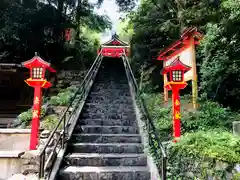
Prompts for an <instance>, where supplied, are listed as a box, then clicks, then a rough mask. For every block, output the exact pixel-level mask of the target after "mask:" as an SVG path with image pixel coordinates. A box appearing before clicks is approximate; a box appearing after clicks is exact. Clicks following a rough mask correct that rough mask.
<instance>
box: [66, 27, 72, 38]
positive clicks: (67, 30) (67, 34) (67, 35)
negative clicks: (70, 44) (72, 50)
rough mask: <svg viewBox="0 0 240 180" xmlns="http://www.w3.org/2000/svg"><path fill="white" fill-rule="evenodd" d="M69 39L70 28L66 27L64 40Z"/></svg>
mask: <svg viewBox="0 0 240 180" xmlns="http://www.w3.org/2000/svg"><path fill="white" fill-rule="evenodd" d="M70 39H71V29H70V28H68V29H66V31H65V40H66V41H70Z"/></svg>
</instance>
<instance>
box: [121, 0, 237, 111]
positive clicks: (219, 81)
mask: <svg viewBox="0 0 240 180" xmlns="http://www.w3.org/2000/svg"><path fill="white" fill-rule="evenodd" d="M239 7H240V2H239V1H238V0H224V1H219V0H212V1H206V0H199V1H195V0H181V1H171V2H170V1H145V0H143V1H141V3H140V5H139V7H138V9H137V11H136V12H131V13H129V14H128V17H127V18H126V19H127V20H128V19H130V21H129V23H128V25H124V22H126V20H124V21H123V25H124V26H125V27H130V28H129V29H131V28H133V34H132V35H131V36H132V37H131V47H132V52H131V54H132V66H133V69H134V71H135V75H136V77H137V78H140V77H141V67H143V66H145V65H146V66H145V68H144V71H148V69H149V68H151V69H154V70H151V72H150V73H149V78H148V81H149V82H150V83H148V86H147V87H148V88H151V87H154V88H155V86H159V87H161V86H162V81H163V80H162V78H159V77H160V75H159V74H160V69H161V68H162V63H157V61H153V57H156V56H157V54H158V52H159V51H160V50H162V49H163V48H165V47H167V46H168V45H170V44H171V43H172V42H173V41H175V40H177V39H179V38H180V33H181V32H182V31H183V30H184V28H186V27H190V26H196V27H197V28H198V29H199V30H200V31H201V32H202V33H203V34H204V39H203V40H202V41H201V45H200V47H199V48H197V62H198V64H199V65H200V66H199V67H200V68H199V69H200V76H199V80H200V86H201V94H203V95H204V96H205V97H207V98H208V99H211V100H214V101H218V102H219V103H220V104H223V105H224V106H225V107H228V106H230V107H231V108H234V109H236V110H238V109H239V104H238V103H237V102H238V101H239V100H240V99H239V98H240V90H239V88H238V87H240V81H239V79H240V78H239V74H240V73H239V70H240V63H239V58H240V51H239V46H240V41H239V39H240V38H239V37H240V34H239V33H240V31H239V28H238V26H236V24H239V22H240V18H239V14H240V9H239ZM123 29H124V28H123ZM120 32H121V31H120ZM124 35H125V36H127V35H128V32H126V33H125V34H124Z"/></svg>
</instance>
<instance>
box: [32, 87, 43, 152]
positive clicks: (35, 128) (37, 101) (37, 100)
mask: <svg viewBox="0 0 240 180" xmlns="http://www.w3.org/2000/svg"><path fill="white" fill-rule="evenodd" d="M41 100H42V92H41V86H35V87H34V101H33V111H32V129H31V139H30V150H36V149H37V145H38V134H39V125H40V114H41Z"/></svg>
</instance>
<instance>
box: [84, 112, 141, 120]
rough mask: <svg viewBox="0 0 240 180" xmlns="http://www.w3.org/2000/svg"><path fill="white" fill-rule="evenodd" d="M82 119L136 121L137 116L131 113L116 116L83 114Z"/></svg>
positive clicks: (109, 114) (113, 114) (110, 114)
mask: <svg viewBox="0 0 240 180" xmlns="http://www.w3.org/2000/svg"><path fill="white" fill-rule="evenodd" d="M81 117H82V118H88V119H122V120H129V119H131V120H135V119H136V115H135V114H131V113H124V114H116V113H82V114H81Z"/></svg>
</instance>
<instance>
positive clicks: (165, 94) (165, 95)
mask: <svg viewBox="0 0 240 180" xmlns="http://www.w3.org/2000/svg"><path fill="white" fill-rule="evenodd" d="M165 66H166V61H165V60H164V61H163V68H164V67H165ZM163 82H164V105H166V106H167V104H168V90H167V88H166V87H165V84H166V83H167V74H164V75H163Z"/></svg>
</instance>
